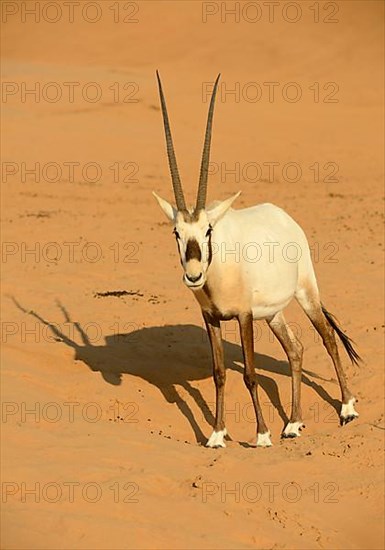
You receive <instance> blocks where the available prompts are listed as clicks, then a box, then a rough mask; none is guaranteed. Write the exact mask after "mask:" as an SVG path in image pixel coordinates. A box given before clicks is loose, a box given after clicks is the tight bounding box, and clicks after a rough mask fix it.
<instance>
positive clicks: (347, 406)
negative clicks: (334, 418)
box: [340, 397, 359, 426]
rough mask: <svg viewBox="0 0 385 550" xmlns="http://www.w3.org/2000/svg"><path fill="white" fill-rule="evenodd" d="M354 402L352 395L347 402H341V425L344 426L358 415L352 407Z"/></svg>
mask: <svg viewBox="0 0 385 550" xmlns="http://www.w3.org/2000/svg"><path fill="white" fill-rule="evenodd" d="M355 402H356V400H355V398H354V397H352V398H351V399H349V401H348V402H347V403H343V404H342V407H341V414H340V421H341V426H344V425H345V424H347V423H348V422H351V421H352V420H354V419H355V418H357V417H358V416H359V414H358V412H357V411H356V410H355V409H354V403H355Z"/></svg>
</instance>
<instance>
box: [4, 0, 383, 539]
mask: <svg viewBox="0 0 385 550" xmlns="http://www.w3.org/2000/svg"><path fill="white" fill-rule="evenodd" d="M4 4H7V5H8V6H5V7H4ZM24 4H25V3H23V2H4V3H3V6H2V9H3V12H2V80H3V89H2V92H3V94H2V137H3V140H2V148H1V153H2V155H1V156H2V218H1V230H2V240H3V245H2V289H1V290H2V300H1V302H2V304H1V305H2V363H1V370H2V482H3V485H2V499H3V505H2V531H1V532H2V535H1V537H2V547H3V548H7V549H12V548H14V549H43V548H47V549H48V548H49V549H52V548H58V549H59V548H63V549H68V548H79V549H90V548H95V549H111V548H113V549H153V548H159V549H163V548H164V549H166V548H167V549H185V548H186V549H205V550H206V549H225V548H226V549H240V548H245V549H246V548H257V549H266V548H270V549H281V548H282V549H292V548H303V549H310V548H312V549H313V548H314V549H316V548H340V549H377V548H383V518H384V509H383V442H384V412H383V409H384V406H383V404H384V392H383V383H384V375H383V373H384V364H383V333H384V320H383V275H384V272H383V264H384V262H383V251H384V240H383V220H384V213H383V201H384V190H383V135H382V133H383V4H382V3H381V2H371V1H368V2H360V1H348V0H347V1H340V2H331V3H326V2H319V3H318V2H316V3H314V2H301V3H299V4H300V6H301V14H300V15H298V14H297V15H298V17H299V19H298V21H297V22H290V21H288V19H293V18H294V17H295V15H296V13H297V12H296V13H294V11H293V9H294V8H293V7H291V8H290V6H288V4H290V3H288V2H281V3H280V5H279V6H277V7H276V8H275V10H276V11H275V12H274V15H273V16H271V17H273V20H272V21H270V20H269V17H270V15H271V14H270V15H269V11H268V9H269V8H268V6H267V3H262V2H259V3H234V2H228V3H227V4H224V3H221V2H208V3H205V2H203V3H201V2H195V1H191V2H190V1H184V2H152V1H143V2H136V3H125V2H119V3H117V2H115V3H113V2H108V1H104V2H96V3H93V4H96V5H97V6H98V10H99V11H97V12H95V11H92V10H95V8H92V6H91V7H89V8H87V9H88V10H89V11H85V12H83V11H82V9H84V6H85V5H86V4H87V2H82V3H81V6H80V7H79V8H76V9H77V10H78V11H75V12H74V16H73V21H72V22H71V21H70V20H69V15H68V12H66V11H65V9H64V5H62V11H61V12H60V10H59V12H58V13H59V16H58V17H59V19H58V21H57V22H52V19H53V18H55V12H54V8H53V7H52V6H51V8H47V7H45V6H46V4H47V3H46V2H39V3H37V4H38V6H37V10H38V14H39V15H38V16H39V18H40V20H39V21H37V22H36V21H35V19H34V18H35V17H38V16H37V15H36V16H31V15H28V14H26V13H25V11H24V12H23V10H25V6H24ZM51 4H52V3H51ZM88 4H89V3H88ZM246 4H250V6H251V4H253V5H254V8H253V7H249V8H248V9H249V10H250V11H245V5H246ZM256 4H258V6H259V8H255V5H256ZM223 6H225V8H226V9H230V8H231V7H232V6H233V7H234V6H235V8H234V9H237V10H239V12H238V15H231V14H229V13H227V12H226V9H225V8H223ZM237 6H238V7H237ZM312 6H313V7H312ZM317 6H318V8H317ZM74 9H75V8H74ZM223 9H225V11H224V12H222V10H223ZM253 9H254V10H257V9H259V10H261V11H260V20H258V21H254V22H252V21H251V19H252V18H256V14H257V13H259V12H257V11H252V10H253ZM316 9H319V13H318V12H317V13H316V12H315V11H314V10H316ZM4 10H5V11H4ZM99 12H100V13H99ZM99 15H100V18H99V19H98V20H95V21H94V22H91V20H92V18H94V17H96V16H99ZM316 16H317V17H318V18H319V22H316V21H315V18H316ZM125 18H128V19H126V22H125ZM237 18H238V20H237ZM285 18H286V19H285ZM328 19H332V20H335V21H334V22H328V21H327V20H328ZM156 69H159V71H160V72H161V75H162V80H163V84H164V88H165V93H166V97H167V102H168V108H169V114H170V119H171V125H172V130H173V137H174V142H175V147H176V154H177V158H178V164H179V168H180V172H181V177H182V182H183V185H184V189H185V193H186V196H187V199H188V202H191V203H193V201H195V192H196V186H197V181H198V171H199V163H200V155H201V148H202V141H203V135H204V126H205V121H206V114H207V108H208V105H207V100H206V91H207V90H210V88H209V85H210V83H212V82H213V80H214V79H215V77H216V75H217V74H218V73H219V72H221V75H222V77H221V85H220V88H219V91H218V98H217V104H216V112H215V120H214V134H213V143H212V154H211V160H212V165H211V175H210V179H209V188H208V194H209V199H210V200H211V199H224V198H226V197H229V196H230V195H232V194H233V193H235V192H237V191H238V190H239V189H242V191H243V193H242V195H241V197H240V199H238V201H237V204H236V207H238V208H241V207H245V206H251V205H253V204H256V203H260V202H273V203H275V204H277V205H278V206H280V207H282V208H284V209H285V210H287V212H288V213H289V214H290V215H292V216H293V217H294V218H295V219H296V220H297V221H298V222H299V223H300V225H301V226H302V227H303V229H304V230H305V232H306V234H307V236H308V239H309V242H310V245H311V248H312V253H313V260H314V265H315V269H316V273H317V277H318V282H319V286H320V289H321V295H322V300H323V302H324V303H325V305H326V306H327V307H328V309H330V310H331V311H332V312H333V313H335V314H336V316H337V317H338V319H339V321H340V323H341V325H342V327H343V328H344V330H346V332H347V334H349V336H351V338H352V339H353V340H354V342H355V344H356V346H357V349H358V351H359V353H360V355H361V356H362V357H363V363H362V364H360V366H358V367H357V366H355V365H351V364H350V362H349V360H348V358H347V357H346V355H345V353H344V352H343V351H342V352H341V353H342V354H343V363H344V367H345V370H346V373H347V377H348V379H349V383H350V386H351V387H352V390H353V392H354V394H355V395H356V397H357V398H358V406H357V409H358V411H359V413H360V416H359V418H358V419H357V420H356V421H354V422H352V423H350V424H349V425H347V426H345V427H340V426H339V418H338V410H339V399H340V394H339V388H338V384H337V381H336V378H335V373H334V370H333V368H332V364H331V362H330V360H329V357H328V356H327V354H326V352H325V350H324V349H323V346H322V342H320V340H319V337H318V336H317V335H316V334H315V333H314V331H313V329H312V328H311V325H310V323H309V321H308V320H307V318H306V317H305V316H304V314H303V313H302V311H301V310H300V309H299V307H298V306H297V305H296V304H291V305H290V306H289V307H288V308H287V309H288V310H287V314H286V317H287V319H288V320H289V321H290V322H291V323H292V327H294V330H295V331H296V333H297V334H298V335H299V336H300V337H301V340H302V342H303V344H304V347H305V354H304V374H303V389H302V393H303V397H302V408H303V413H304V421H305V424H306V429H305V430H304V431H303V433H302V436H301V437H300V438H297V439H295V440H280V433H281V431H282V429H283V427H284V425H285V423H286V422H287V415H288V414H289V411H290V395H291V385H290V383H291V382H290V371H289V366H288V363H287V361H286V357H285V356H284V354H283V351H282V349H281V348H280V346H279V344H278V343H277V342H276V341H275V340H273V339H272V337H271V335H270V334H269V332H268V328H267V326H266V324H265V323H261V322H260V323H255V359H256V365H257V367H258V374H259V381H260V385H261V391H260V398H261V402H262V404H263V410H264V414H265V417H266V420H267V422H268V424H269V428H270V430H271V432H272V439H273V447H272V448H268V449H260V448H256V447H255V422H254V418H253V414H252V409H251V405H250V400H249V395H248V392H247V390H246V388H245V387H244V384H243V379H242V372H243V362H242V352H241V347H240V340H239V335H238V332H237V329H236V328H237V327H236V322H235V321H229V322H227V323H225V324H224V327H223V328H224V340H225V353H226V364H227V383H226V423H227V429H228V431H229V438H228V441H227V448H226V449H217V450H213V449H206V448H205V447H204V444H205V442H206V440H207V438H208V436H209V435H210V433H211V427H212V424H213V414H214V413H215V411H214V400H215V391H214V383H213V380H212V376H211V359H210V349H209V344H208V340H207V336H206V332H205V329H204V323H203V320H202V318H201V314H200V309H199V307H198V305H197V304H196V302H195V300H194V297H193V296H192V294H191V293H190V292H189V291H188V290H187V289H186V288H185V287H184V285H183V283H182V280H181V278H182V272H181V268H180V264H179V258H178V255H177V250H176V248H175V243H174V242H173V237H172V235H171V232H172V228H171V227H170V226H169V225H168V224H167V223H166V222H165V219H164V217H163V214H162V213H161V211H160V210H159V208H158V206H157V204H156V202H155V201H154V199H153V197H152V195H151V191H152V190H154V191H156V192H157V193H159V194H160V195H161V196H163V197H165V198H167V199H168V200H171V199H172V187H171V183H170V178H169V173H168V165H167V158H166V152H165V145H164V136H163V124H162V119H161V113H160V109H159V99H158V92H157V86H156V79H155V70H156ZM206 85H207V86H208V87H206ZM31 90H34V91H33V92H31ZM293 98H294V99H295V101H294V99H293ZM29 491H32V492H29Z"/></svg>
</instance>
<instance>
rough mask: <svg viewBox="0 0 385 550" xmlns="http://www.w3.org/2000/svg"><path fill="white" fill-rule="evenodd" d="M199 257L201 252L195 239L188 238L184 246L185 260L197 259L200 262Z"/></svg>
mask: <svg viewBox="0 0 385 550" xmlns="http://www.w3.org/2000/svg"><path fill="white" fill-rule="evenodd" d="M201 259H202V253H201V249H200V246H199V243H198V241H197V240H196V239H189V240H188V241H187V247H186V262H188V261H189V260H198V262H200V261H201Z"/></svg>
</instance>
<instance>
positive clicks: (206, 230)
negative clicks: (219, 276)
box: [173, 210, 213, 289]
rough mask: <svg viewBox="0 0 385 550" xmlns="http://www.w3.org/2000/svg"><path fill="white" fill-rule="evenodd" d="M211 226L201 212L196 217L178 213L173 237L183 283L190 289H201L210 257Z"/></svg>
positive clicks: (205, 215) (202, 211) (204, 213)
mask: <svg viewBox="0 0 385 550" xmlns="http://www.w3.org/2000/svg"><path fill="white" fill-rule="evenodd" d="M212 230H213V229H212V226H211V224H210V222H209V221H208V218H207V214H206V212H205V211H204V210H201V211H200V212H199V214H198V215H190V214H189V213H186V212H178V214H177V216H176V220H175V227H174V231H173V233H174V235H175V239H176V242H177V246H178V252H179V257H180V262H181V264H182V267H183V271H184V273H183V282H184V283H185V285H186V286H188V287H189V288H191V289H199V288H202V287H203V285H204V284H205V282H206V272H207V268H208V267H209V263H210V261H211V257H212V251H211V250H212V249H211V233H212Z"/></svg>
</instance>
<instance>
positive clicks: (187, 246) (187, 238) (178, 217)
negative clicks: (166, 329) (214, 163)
mask: <svg viewBox="0 0 385 550" xmlns="http://www.w3.org/2000/svg"><path fill="white" fill-rule="evenodd" d="M156 74H157V79H158V85H159V95H160V102H161V106H162V114H163V122H164V130H165V135H166V145H167V155H168V161H169V165H170V172H171V179H172V185H173V189H174V195H175V200H176V208H174V206H172V205H171V204H170V203H169V202H167V201H166V200H164V199H162V198H161V197H159V196H158V195H157V194H156V193H153V194H154V196H155V198H156V199H157V201H158V203H159V205H160V207H161V208H162V210H163V212H164V213H165V214H166V216H167V217H168V219H169V220H170V221H171V222H172V223H173V224H174V235H175V238H176V241H177V246H178V251H179V256H180V261H181V264H182V266H183V270H184V274H183V281H184V283H185V284H186V285H187V286H188V287H189V288H191V289H193V290H194V289H195V290H197V289H199V288H202V287H203V285H204V284H205V282H206V276H207V270H208V268H209V266H210V262H211V259H212V247H211V238H212V233H213V231H215V224H216V222H217V221H218V220H219V219H220V218H221V217H222V216H223V215H224V214H225V212H226V211H227V210H228V209H229V208H230V206H231V204H232V202H233V201H234V199H235V198H236V197H237V196H238V195H239V193H237V194H236V195H235V196H233V197H231V198H230V199H227V200H225V201H223V202H221V203H219V204H218V205H216V206H215V207H214V208H212V209H206V207H205V205H206V194H207V175H208V167H209V160H210V144H211V128H212V121H213V113H214V103H215V95H216V91H217V86H218V81H219V75H218V77H217V79H216V81H215V84H214V88H213V93H212V96H211V101H210V107H209V113H208V118H207V126H206V135H205V142H204V147H203V154H202V163H201V170H200V177H199V186H198V194H197V200H196V205H195V207H194V208H193V209H191V210H187V208H186V203H185V199H184V195H183V189H182V184H181V181H180V177H179V172H178V167H177V163H176V157H175V151H174V145H173V142H172V137H171V130H170V123H169V120H168V114H167V107H166V102H165V99H164V95H163V90H162V84H161V82H160V78H159V74H158V72H157V73H156Z"/></svg>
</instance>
